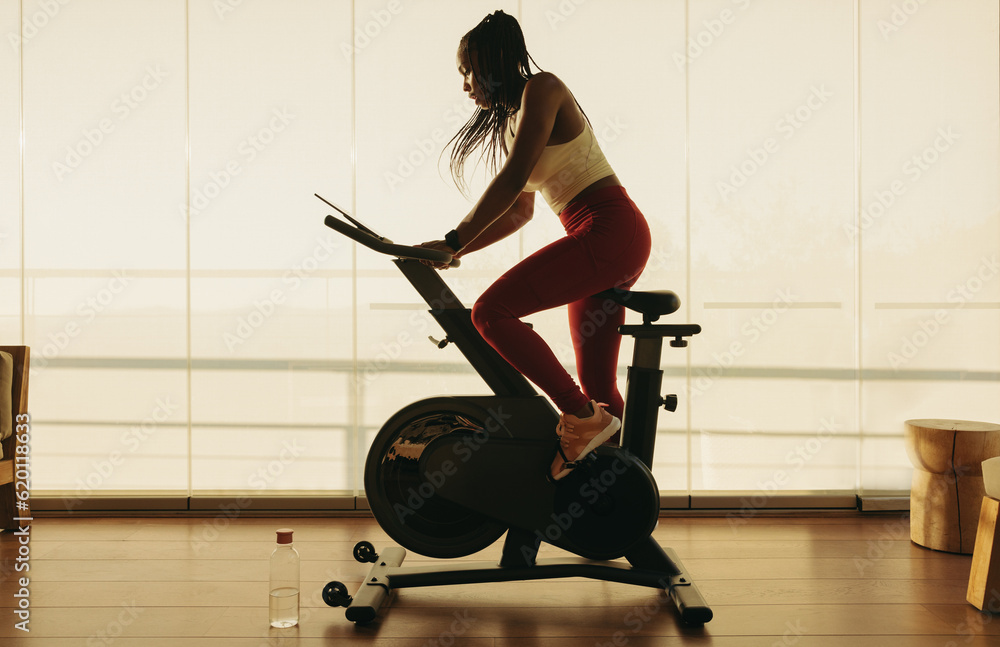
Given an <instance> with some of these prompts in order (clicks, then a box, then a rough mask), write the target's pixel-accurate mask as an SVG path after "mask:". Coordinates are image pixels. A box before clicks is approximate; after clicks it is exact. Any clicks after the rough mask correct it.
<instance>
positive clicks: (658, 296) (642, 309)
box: [594, 288, 681, 323]
mask: <svg viewBox="0 0 1000 647" xmlns="http://www.w3.org/2000/svg"><path fill="white" fill-rule="evenodd" d="M594 296H595V297H599V298H601V299H610V300H612V301H614V302H615V303H617V304H618V305H620V306H622V307H625V308H628V309H629V310H634V311H636V312H639V313H642V320H643V321H645V322H646V323H650V322H653V321H656V320H657V319H659V318H660V317H661V316H663V315H668V314H671V313H672V312H676V311H677V310H678V309H679V308H680V307H681V300H680V297H678V296H677V295H676V294H674V293H673V292H671V291H670V290H652V291H648V292H641V291H638V290H625V289H622V288H611V289H609V290H604V291H603V292H598V293H597V294H595V295H594Z"/></svg>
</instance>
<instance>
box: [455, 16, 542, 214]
mask: <svg viewBox="0 0 1000 647" xmlns="http://www.w3.org/2000/svg"><path fill="white" fill-rule="evenodd" d="M458 48H459V53H460V54H468V55H469V60H470V64H472V63H471V61H472V60H473V59H472V54H473V53H474V54H475V55H476V59H475V61H476V63H475V64H474V65H473V68H474V69H473V74H475V76H476V80H477V81H478V82H479V86H480V90H481V92H482V93H483V94H485V95H486V96H485V97H484V98H485V99H487V100H488V102H489V108H488V109H484V108H479V109H478V110H476V112H475V114H474V115H472V117H471V118H470V119H469V121H467V122H466V124H465V125H464V126H462V128H461V129H460V130H459V131H458V133H456V134H455V136H454V137H452V138H451V140H450V141H449V142H448V145H449V146H452V145H453V148H452V151H451V161H450V164H449V168H450V169H451V176H452V178H453V179H454V181H455V184H456V185H457V186H458V188H459V189H461V191H462V192H463V193H466V194H467V193H468V184H467V183H466V181H465V162H466V160H467V159H468V158H469V156H470V155H472V153H473V151H474V150H475V149H476V148H478V147H479V146H483V151H482V152H481V153H480V160H481V159H483V158H484V157H485V158H486V159H487V162H488V165H489V166H488V168H489V170H491V171H492V172H493V173H496V170H497V168H498V166H499V161H500V158H501V157H502V155H503V151H504V129H505V128H506V127H507V122H508V119H510V117H511V115H513V114H514V113H515V112H517V110H518V109H519V108H520V107H521V93H522V92H524V85H525V83H527V82H528V79H530V78H531V77H532V76H534V74H533V73H532V71H531V69H530V68H529V62H530V63H531V64H534V65H535V67H536V68H538V64H537V63H535V60H534V59H533V58H531V55H530V54H528V49H527V47H526V46H525V44H524V34H523V33H522V32H521V26H520V25H519V24H518V23H517V20H516V19H515V18H514V17H513V16H511V15H510V14H506V13H504V12H503V11H496V12H494V13H492V14H490V15H488V16H486V17H485V18H483V20H482V21H481V22H480V23H479V24H478V25H476V26H475V27H473V28H472V30H470V31H469V33H467V34H466V35H465V36H463V37H462V40H461V41H459V44H458ZM539 71H541V69H540V68H539Z"/></svg>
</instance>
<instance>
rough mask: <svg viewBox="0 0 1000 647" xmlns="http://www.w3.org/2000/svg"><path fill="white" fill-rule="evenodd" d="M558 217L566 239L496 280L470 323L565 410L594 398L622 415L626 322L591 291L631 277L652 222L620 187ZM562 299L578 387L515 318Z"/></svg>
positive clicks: (645, 252)
mask: <svg viewBox="0 0 1000 647" xmlns="http://www.w3.org/2000/svg"><path fill="white" fill-rule="evenodd" d="M559 220H560V221H561V222H562V224H563V227H564V228H565V229H566V237H565V238H560V239H559V240H557V241H555V242H554V243H552V244H550V245H547V246H546V247H543V248H542V249H540V250H538V251H537V252H535V253H534V254H532V255H531V256H529V257H527V258H525V259H524V260H523V261H521V262H520V263H518V264H517V265H515V266H514V267H512V268H511V269H510V270H508V271H507V272H506V273H505V274H504V275H503V276H501V277H500V278H499V279H497V280H496V282H495V283H494V284H493V285H491V286H490V287H489V288H488V289H487V290H486V291H485V292H484V293H483V294H482V296H480V297H479V300H478V301H476V303H475V305H474V306H473V307H472V322H473V324H475V326H476V328H477V329H478V330H479V332H480V333H481V334H482V336H483V337H484V338H485V339H486V341H487V342H489V344H490V345H491V346H493V348H495V349H496V350H497V352H499V353H500V354H501V355H502V356H503V357H504V359H506V360H507V361H508V362H510V364H511V365H512V366H513V367H514V368H516V369H517V370H518V371H520V372H521V373H522V374H523V375H524V376H525V377H526V378H528V379H529V380H531V381H532V382H534V383H535V384H536V385H538V387H539V388H540V389H541V390H542V391H544V392H545V394H546V395H548V396H549V397H550V398H552V401H553V402H555V404H556V406H557V407H559V409H560V410H562V411H563V412H566V413H573V412H575V411H577V410H578V409H581V408H582V407H584V406H586V404H587V403H588V402H590V401H591V400H597V401H598V402H606V403H607V404H608V411H610V412H611V413H612V414H614V415H616V416H618V417H619V418H620V417H621V416H622V411H623V410H624V407H625V404H624V402H623V400H622V396H621V393H619V391H618V380H617V378H618V350H619V348H620V346H621V336H620V335H619V334H618V326H620V325H621V324H622V323H624V321H625V311H624V309H623V308H621V307H620V306H618V305H617V304H615V303H614V302H612V301H608V300H606V299H596V298H594V297H593V296H592V295H594V294H596V293H597V292H600V291H602V290H607V289H608V288H613V287H624V288H628V287H631V286H632V285H633V284H634V283H635V281H636V279H638V278H639V274H641V273H642V270H643V268H644V267H645V265H646V261H647V259H648V258H649V250H650V237H649V226H648V225H647V224H646V219H645V218H643V216H642V213H641V212H640V211H639V209H638V208H637V207H636V206H635V203H634V202H632V200H631V199H630V198H629V197H628V194H627V193H625V189H623V188H622V187H620V186H612V187H605V188H603V189H597V190H596V191H593V192H592V193H589V194H587V195H585V196H584V197H583V198H580V199H578V200H576V201H574V202H572V203H571V204H570V205H569V206H567V207H566V208H565V209H563V211H562V213H560V214H559ZM566 304H569V326H570V333H571V335H572V339H573V348H574V350H575V352H576V366H577V373H578V375H579V377H580V386H579V387H578V386H577V385H576V383H575V382H574V381H573V378H572V377H570V375H569V374H568V373H567V372H566V369H564V368H563V367H562V364H560V363H559V360H558V359H556V356H555V355H554V354H553V353H552V350H551V349H550V348H549V347H548V345H547V344H546V343H545V342H544V341H543V340H542V338H541V337H539V336H538V334H537V333H535V332H534V331H533V330H532V329H531V328H529V327H528V326H527V325H526V324H524V323H523V322H521V321H520V318H521V317H524V316H526V315H529V314H532V313H534V312H539V311H542V310H548V309H550V308H555V307H558V306H561V305H566ZM581 387H582V390H581Z"/></svg>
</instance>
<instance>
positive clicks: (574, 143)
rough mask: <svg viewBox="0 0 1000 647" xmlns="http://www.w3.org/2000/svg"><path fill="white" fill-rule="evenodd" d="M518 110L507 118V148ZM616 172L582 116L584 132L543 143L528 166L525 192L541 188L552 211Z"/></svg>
mask: <svg viewBox="0 0 1000 647" xmlns="http://www.w3.org/2000/svg"><path fill="white" fill-rule="evenodd" d="M520 114H521V113H520V111H518V112H516V113H514V115H513V116H512V117H511V118H510V124H509V126H510V127H509V128H507V129H506V131H505V133H504V141H505V143H506V144H507V150H508V151H510V147H511V145H512V144H513V142H514V131H515V130H516V129H517V119H518V117H519V116H520ZM614 174H615V172H614V170H613V169H612V168H611V165H610V164H609V163H608V160H607V158H606V157H604V152H603V151H602V150H601V147H600V146H599V145H598V143H597V137H595V136H594V130H593V128H591V127H590V122H589V121H587V120H586V119H584V125H583V132H581V133H580V134H579V135H577V136H576V137H575V138H573V139H571V140H570V141H568V142H565V143H563V144H555V145H553V146H546V147H545V150H544V151H542V156H541V157H539V158H538V161H537V162H536V163H535V167H534V168H533V169H531V175H530V176H529V177H528V183H527V184H526V185H525V187H524V190H525V191H541V193H542V197H543V198H545V201H546V202H547V203H548V204H549V207H551V208H552V211H554V212H555V213H557V214H558V213H560V212H561V211H562V210H563V209H565V208H566V205H567V204H569V202H570V200H572V199H573V198H575V197H576V196H577V195H578V194H579V193H580V192H581V191H583V190H584V189H586V188H587V187H588V186H590V185H591V184H593V183H594V182H596V181H597V180H600V179H602V178H606V177H608V176H610V175H614Z"/></svg>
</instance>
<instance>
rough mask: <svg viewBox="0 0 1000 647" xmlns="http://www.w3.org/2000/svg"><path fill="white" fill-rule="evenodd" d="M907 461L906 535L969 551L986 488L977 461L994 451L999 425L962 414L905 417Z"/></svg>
mask: <svg viewBox="0 0 1000 647" xmlns="http://www.w3.org/2000/svg"><path fill="white" fill-rule="evenodd" d="M906 453H907V454H908V455H909V457H910V462H911V463H913V467H914V470H913V483H912V485H911V487H910V539H911V540H912V541H913V543H915V544H918V545H920V546H925V547H927V548H933V549H934V550H943V551H946V552H949V553H961V554H963V555H970V554H972V550H973V547H974V546H975V541H976V529H977V527H978V525H979V512H980V507H981V505H982V500H983V497H984V496H985V494H986V490H985V488H984V487H983V468H982V462H983V461H984V460H986V459H987V458H993V457H994V456H1000V425H994V424H991V423H988V422H971V421H968V420H937V419H929V420H907V421H906Z"/></svg>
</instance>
